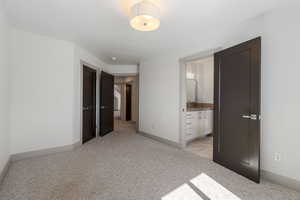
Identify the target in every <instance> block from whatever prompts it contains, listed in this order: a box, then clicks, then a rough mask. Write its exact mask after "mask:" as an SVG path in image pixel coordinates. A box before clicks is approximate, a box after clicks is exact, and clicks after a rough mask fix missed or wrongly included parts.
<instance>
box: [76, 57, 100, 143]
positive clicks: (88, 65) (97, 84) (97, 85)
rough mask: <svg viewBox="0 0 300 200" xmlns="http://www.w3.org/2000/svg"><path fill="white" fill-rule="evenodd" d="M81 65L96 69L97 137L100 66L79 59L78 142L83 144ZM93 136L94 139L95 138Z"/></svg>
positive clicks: (97, 130) (97, 127)
mask: <svg viewBox="0 0 300 200" xmlns="http://www.w3.org/2000/svg"><path fill="white" fill-rule="evenodd" d="M83 66H86V67H89V68H91V69H94V70H96V130H95V131H96V133H95V134H96V137H95V138H98V137H99V136H98V134H97V133H98V132H99V129H100V127H99V117H100V113H99V105H100V91H99V87H100V85H99V84H100V72H101V68H100V67H96V66H94V65H91V64H89V63H87V62H85V61H82V60H80V103H79V105H80V106H79V112H80V125H79V126H80V144H83V140H82V137H83V132H82V122H83V111H82V107H83ZM95 138H94V139H95Z"/></svg>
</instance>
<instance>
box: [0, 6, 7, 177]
mask: <svg viewBox="0 0 300 200" xmlns="http://www.w3.org/2000/svg"><path fill="white" fill-rule="evenodd" d="M0 3H1V4H0V173H1V172H2V170H3V168H4V166H5V164H6V163H7V161H8V157H9V130H8V128H9V127H8V115H9V110H8V106H7V105H8V104H9V98H8V62H7V61H8V59H7V57H8V54H7V51H8V44H7V40H8V35H7V32H8V25H7V23H6V18H5V13H4V10H3V5H2V1H0Z"/></svg>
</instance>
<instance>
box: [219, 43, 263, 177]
mask: <svg viewBox="0 0 300 200" xmlns="http://www.w3.org/2000/svg"><path fill="white" fill-rule="evenodd" d="M260 61H261V39H260V38H256V39H254V40H251V41H248V42H245V43H242V44H240V45H237V46H234V47H232V48H229V49H226V50H223V51H221V52H218V53H216V54H215V64H214V65H215V92H214V94H215V97H214V101H215V108H216V109H215V111H214V161H215V162H217V163H219V164H221V165H223V166H225V167H227V168H229V169H231V170H233V171H235V172H237V173H239V174H241V175H243V176H245V177H247V178H249V179H251V180H253V181H255V182H259V181H260Z"/></svg>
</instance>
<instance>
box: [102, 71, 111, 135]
mask: <svg viewBox="0 0 300 200" xmlns="http://www.w3.org/2000/svg"><path fill="white" fill-rule="evenodd" d="M113 130H114V76H113V75H111V74H108V73H106V72H103V71H102V72H101V79H100V136H101V137H102V136H104V135H106V134H108V133H110V132H112V131H113Z"/></svg>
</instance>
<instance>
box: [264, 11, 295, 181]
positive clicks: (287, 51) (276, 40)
mask: <svg viewBox="0 0 300 200" xmlns="http://www.w3.org/2000/svg"><path fill="white" fill-rule="evenodd" d="M299 8H300V7H299V6H298V7H293V8H292V7H290V8H288V9H284V10H277V11H273V12H271V13H269V14H268V15H266V17H265V23H264V24H265V25H264V35H263V39H262V106H261V108H262V117H263V120H262V149H261V151H262V168H263V169H266V170H269V171H272V172H275V173H277V174H281V175H284V176H287V177H290V178H295V179H297V180H300V173H299V168H300V153H299V149H298V147H299V144H300V134H299V133H300V127H299V112H300V92H299V85H300V82H299V80H300V79H299V74H300V60H299V46H300V38H299V36H300V26H299V19H300V13H299ZM274 153H280V154H281V156H282V158H281V161H280V162H275V161H274Z"/></svg>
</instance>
